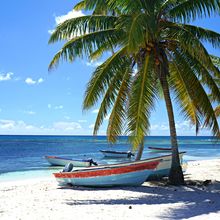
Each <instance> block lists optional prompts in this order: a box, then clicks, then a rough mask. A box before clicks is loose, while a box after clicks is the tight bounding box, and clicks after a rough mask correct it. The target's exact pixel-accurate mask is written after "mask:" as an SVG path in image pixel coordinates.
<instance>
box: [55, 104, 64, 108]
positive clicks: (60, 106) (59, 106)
mask: <svg viewBox="0 0 220 220" xmlns="http://www.w3.org/2000/svg"><path fill="white" fill-rule="evenodd" d="M54 109H63V106H62V105H57V106H55V107H54Z"/></svg>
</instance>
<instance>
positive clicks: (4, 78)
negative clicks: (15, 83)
mask: <svg viewBox="0 0 220 220" xmlns="http://www.w3.org/2000/svg"><path fill="white" fill-rule="evenodd" d="M13 75H14V73H12V72H9V73H2V74H0V81H8V80H11V79H12V76H13Z"/></svg>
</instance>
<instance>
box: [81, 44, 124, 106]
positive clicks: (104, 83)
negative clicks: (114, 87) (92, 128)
mask: <svg viewBox="0 0 220 220" xmlns="http://www.w3.org/2000/svg"><path fill="white" fill-rule="evenodd" d="M125 52H126V47H124V48H122V49H120V50H119V51H117V52H116V53H115V54H113V55H112V56H111V57H110V58H108V59H107V60H106V61H105V62H104V63H103V64H102V65H100V66H99V67H97V69H96V70H95V72H94V73H93V75H92V78H91V79H90V81H89V83H88V85H87V88H86V92H85V97H84V101H83V109H84V110H86V109H89V108H91V107H92V106H93V105H94V104H95V103H96V102H97V101H98V100H99V98H100V97H101V96H102V95H103V93H104V92H105V90H106V88H107V87H108V86H109V83H110V80H111V78H112V77H113V76H114V75H115V74H116V73H117V72H119V71H121V69H123V68H124V67H126V65H127V64H128V63H127V62H128V59H127V57H126V56H124V55H125Z"/></svg>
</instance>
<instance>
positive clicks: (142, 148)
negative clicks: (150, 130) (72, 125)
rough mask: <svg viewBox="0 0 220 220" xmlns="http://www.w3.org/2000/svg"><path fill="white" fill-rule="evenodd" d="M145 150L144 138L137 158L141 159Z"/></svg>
mask: <svg viewBox="0 0 220 220" xmlns="http://www.w3.org/2000/svg"><path fill="white" fill-rule="evenodd" d="M143 150H144V139H143V140H142V142H141V144H140V145H139V148H138V152H137V156H136V158H135V160H140V159H141V157H142V154H143Z"/></svg>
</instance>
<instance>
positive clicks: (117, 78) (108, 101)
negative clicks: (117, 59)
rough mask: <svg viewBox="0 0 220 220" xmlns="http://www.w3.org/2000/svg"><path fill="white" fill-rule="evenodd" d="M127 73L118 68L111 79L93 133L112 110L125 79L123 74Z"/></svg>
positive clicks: (95, 132)
mask: <svg viewBox="0 0 220 220" xmlns="http://www.w3.org/2000/svg"><path fill="white" fill-rule="evenodd" d="M126 64H127V63H126ZM126 67H127V65H126V66H124V68H126ZM125 74H126V70H125V71H123V70H122V69H121V70H118V72H116V73H115V74H114V75H113V76H112V77H111V79H110V82H109V85H108V87H107V88H106V92H105V95H104V97H103V99H102V102H101V105H100V108H99V112H98V114H97V117H96V122H95V126H94V129H93V134H94V135H96V134H97V132H98V130H99V127H100V126H101V124H102V122H103V120H104V118H105V117H106V116H107V114H108V111H109V110H110V108H111V107H112V105H113V104H114V103H115V100H116V98H117V93H118V91H119V89H120V86H121V83H122V80H123V76H124V75H125Z"/></svg>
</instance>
